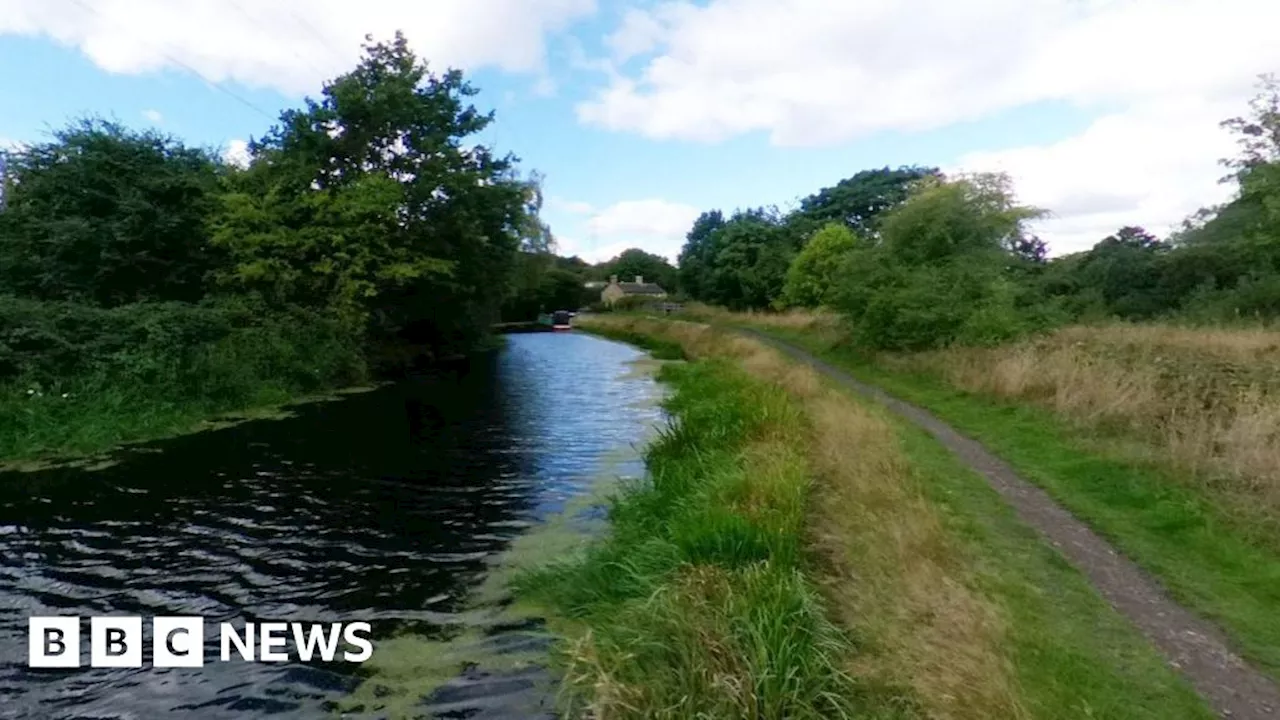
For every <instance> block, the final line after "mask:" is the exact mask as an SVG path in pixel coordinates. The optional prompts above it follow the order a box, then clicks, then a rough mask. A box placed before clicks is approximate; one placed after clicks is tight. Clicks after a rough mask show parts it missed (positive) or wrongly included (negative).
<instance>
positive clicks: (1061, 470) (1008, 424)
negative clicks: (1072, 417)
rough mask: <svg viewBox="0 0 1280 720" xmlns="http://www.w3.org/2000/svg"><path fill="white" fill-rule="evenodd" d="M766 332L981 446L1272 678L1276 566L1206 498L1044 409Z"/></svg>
mask: <svg viewBox="0 0 1280 720" xmlns="http://www.w3.org/2000/svg"><path fill="white" fill-rule="evenodd" d="M768 332H770V333H771V334H774V335H776V336H778V337H780V338H782V339H785V340H789V341H792V342H795V343H796V344H797V345H800V346H802V347H805V348H806V349H808V350H810V351H812V352H814V354H816V355H818V356H819V357H822V358H823V359H825V360H827V361H829V362H832V363H833V364H836V365H839V366H840V367H843V368H845V369H846V370H848V371H850V373H851V374H853V375H854V376H856V377H858V378H860V379H862V380H864V381H867V382H871V383H874V384H876V385H879V386H880V387H883V388H884V389H886V390H888V391H889V392H891V393H893V394H895V395H897V396H898V397H900V398H902V399H904V400H908V401H910V402H914V403H916V404H918V405H920V406H922V407H925V408H928V409H929V410H930V411H932V412H934V413H935V414H936V415H938V416H939V417H940V418H942V419H944V420H946V421H947V422H949V423H951V424H952V425H953V426H954V427H955V428H957V429H958V430H960V431H961V432H964V433H965V434H967V435H969V436H971V437H973V438H975V439H977V440H979V441H981V442H982V443H983V444H984V445H986V446H987V447H988V448H989V449H990V450H991V451H992V452H994V453H996V454H997V455H999V456H1001V457H1002V458H1004V459H1005V460H1006V461H1008V462H1009V463H1010V464H1011V465H1012V466H1013V467H1014V468H1016V469H1017V470H1018V472H1019V473H1020V474H1021V475H1022V476H1023V477H1025V478H1026V479H1028V480H1030V481H1032V482H1034V483H1036V484H1038V485H1040V486H1041V487H1043V488H1045V489H1046V490H1047V491H1048V492H1049V493H1050V494H1051V495H1052V496H1053V497H1054V498H1055V499H1057V500H1058V501H1059V502H1061V503H1062V504H1063V505H1064V506H1065V507H1066V508H1068V509H1069V510H1070V511H1071V512H1072V513H1074V514H1075V515H1076V516H1077V517H1079V518H1081V519H1083V520H1085V521H1086V522H1088V523H1089V524H1090V525H1091V526H1092V527H1093V528H1095V529H1096V530H1097V531H1099V532H1100V533H1101V534H1103V535H1104V536H1105V537H1107V538H1108V539H1109V540H1110V541H1111V542H1112V543H1113V544H1115V545H1116V546H1117V547H1118V548H1119V549H1120V550H1121V551H1122V552H1124V553H1125V554H1126V555H1127V556H1128V557H1130V558H1131V559H1133V560H1134V561H1135V562H1137V563H1138V564H1139V565H1141V566H1142V567H1144V568H1145V569H1146V570H1147V571H1149V572H1151V573H1152V574H1153V575H1155V576H1156V577H1157V578H1158V579H1159V580H1160V581H1161V582H1162V584H1163V585H1164V586H1165V587H1166V588H1167V589H1168V590H1169V591H1170V593H1171V594H1172V595H1173V596H1174V597H1175V598H1176V599H1177V600H1178V601H1179V602H1181V603H1182V604H1184V605H1185V606H1187V607H1189V608H1192V609H1193V610H1195V611H1197V612H1198V613H1200V614H1201V615H1203V616H1204V617H1207V618H1209V619H1211V620H1213V621H1215V622H1217V623H1218V624H1219V625H1220V626H1221V627H1222V628H1223V629H1224V631H1225V632H1226V633H1227V634H1228V635H1229V637H1230V638H1231V639H1232V641H1233V643H1234V644H1235V645H1236V647H1237V649H1238V650H1239V651H1240V652H1241V653H1242V654H1243V655H1244V656H1245V657H1246V658H1248V659H1249V660H1251V661H1253V662H1254V663H1256V664H1257V665H1258V666H1259V667H1260V668H1261V669H1263V670H1264V671H1266V672H1269V673H1270V674H1271V675H1272V676H1273V677H1276V678H1278V679H1280V558H1277V557H1276V555H1275V554H1274V553H1273V552H1270V551H1268V550H1267V549H1266V548H1264V547H1261V546H1259V545H1258V544H1255V543H1251V542H1250V541H1249V539H1248V535H1247V533H1246V532H1244V530H1243V529H1241V528H1236V527H1233V525H1232V522H1231V519H1230V516H1229V514H1228V513H1225V512H1223V511H1222V510H1221V509H1220V508H1219V507H1217V506H1215V504H1214V502H1213V500H1212V498H1211V497H1207V496H1206V495H1205V494H1202V493H1200V492H1197V491H1196V490H1194V489H1192V487H1191V486H1190V485H1189V484H1187V483H1185V482H1181V481H1180V479H1179V478H1176V477H1173V476H1172V475H1170V474H1169V473H1170V471H1168V470H1163V469H1161V468H1158V467H1149V466H1141V465H1138V464H1136V463H1135V462H1134V461H1133V460H1132V459H1130V458H1127V457H1124V456H1122V455H1121V454H1120V453H1119V452H1118V451H1111V450H1108V449H1107V448H1106V447H1105V446H1104V445H1101V444H1099V443H1098V442H1097V440H1096V438H1095V437H1093V436H1091V435H1090V434H1089V433H1088V432H1086V431H1084V430H1081V429H1079V428H1076V427H1073V426H1072V425H1071V424H1070V423H1069V422H1067V421H1066V420H1064V419H1062V418H1059V417H1057V416H1055V415H1053V414H1052V413H1051V412H1050V411H1048V410H1045V409H1041V408H1036V407H1032V406H1028V405H1021V404H1014V403H1009V402H1006V401H1001V400H997V399H994V398H988V397H980V396H975V395H972V394H969V393H965V392H962V391H959V390H957V389H955V388H953V387H950V386H948V385H946V384H945V383H944V382H943V381H941V380H939V379H937V378H932V377H925V376H919V375H905V374H901V373H894V372H890V371H887V370H885V369H884V368H882V367H877V366H875V365H872V364H871V363H869V362H868V361H867V360H866V358H864V357H862V356H860V355H859V354H857V353H855V352H853V351H851V350H849V349H847V348H843V347H834V348H833V347H829V346H826V345H824V344H823V343H822V342H820V341H816V340H815V339H813V338H810V337H806V336H805V335H804V334H803V333H802V332H795V331H790V332H788V331H779V330H769V331H768Z"/></svg>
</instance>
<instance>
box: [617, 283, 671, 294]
mask: <svg viewBox="0 0 1280 720" xmlns="http://www.w3.org/2000/svg"><path fill="white" fill-rule="evenodd" d="M618 287H620V288H622V292H623V293H624V294H626V295H666V294H667V291H666V290H663V289H662V286H661V285H658V284H657V283H633V282H624V283H618Z"/></svg>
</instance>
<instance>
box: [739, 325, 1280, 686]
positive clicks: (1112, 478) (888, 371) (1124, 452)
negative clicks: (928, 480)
mask: <svg viewBox="0 0 1280 720" xmlns="http://www.w3.org/2000/svg"><path fill="white" fill-rule="evenodd" d="M716 322H725V323H729V324H738V325H744V326H750V327H755V328H757V329H761V330H765V331H767V332H768V333H770V334H771V335H774V336H776V337H780V338H784V339H786V340H788V341H789V342H792V343H795V344H796V345H799V346H801V347H804V348H805V349H807V350H809V351H811V352H813V353H814V354H815V355H817V356H818V357H820V358H822V359H823V360H826V361H828V362H831V363H833V364H835V365H837V366H839V367H841V368H842V369H844V370H846V371H848V372H850V373H851V374H852V375H854V376H855V377H857V378H859V379H860V380H863V381H866V382H870V383H873V384H875V385H877V386H879V387H881V388H884V389H885V390H887V391H889V392H891V393H892V394H893V395H895V396H897V397H899V398H902V399H904V400H907V401H909V402H913V403H915V404H917V405H920V406H922V407H924V408H927V409H928V410H930V411H931V412H933V413H934V414H936V415H937V416H938V417H940V418H942V419H943V420H945V421H947V422H948V423H950V424H951V425H953V426H954V427H955V428H956V429H958V430H959V431H961V432H963V433H965V434H966V435H968V436H969V437H972V438H974V439H976V440H978V441H980V442H981V443H983V444H984V445H985V446H986V447H987V448H989V449H990V450H991V451H993V452H994V453H996V454H997V455H999V456H1000V457H1001V458H1002V459H1004V460H1005V461H1007V462H1008V463H1009V464H1010V465H1011V466H1012V467H1013V468H1014V469H1015V470H1016V471H1017V472H1018V473H1019V474H1020V475H1022V477H1024V478H1026V479H1028V480H1030V481H1032V482H1034V483H1035V484H1037V485H1039V486H1040V487H1042V488H1044V489H1045V490H1046V491H1047V492H1048V493H1049V494H1050V495H1051V496H1052V497H1053V498H1054V499H1055V500H1056V501H1057V502H1059V503H1061V504H1062V505H1063V506H1064V507H1065V508H1067V509H1068V510H1070V511H1071V512H1072V513H1073V514H1074V515H1075V516H1076V517H1078V518H1080V519H1082V520H1084V521H1085V522H1086V523H1088V524H1089V525H1090V526H1091V527H1092V528H1093V529H1094V530H1095V531H1096V532H1098V533H1100V534H1101V535H1103V536H1104V537H1106V538H1107V539H1108V540H1109V541H1110V542H1111V543H1112V544H1113V545H1115V546H1116V548H1117V549H1119V550H1120V551H1122V552H1123V553H1124V554H1125V555H1126V556H1127V557H1129V558H1130V559H1132V560H1133V561H1134V562H1136V563H1137V564H1138V565H1139V566H1141V567H1142V568H1143V569H1144V570H1146V571H1147V572H1149V573H1150V574H1151V575H1153V576H1154V577H1155V578H1156V579H1157V580H1158V581H1159V582H1160V583H1161V585H1162V586H1163V587H1164V588H1165V589H1166V590H1167V591H1168V592H1169V594H1170V595H1171V596H1172V597H1173V598H1174V599H1176V600H1177V601H1178V602H1179V603H1181V604H1182V605H1184V606H1185V607H1187V608H1189V609H1191V610H1193V611H1194V612H1195V613H1197V614H1198V615H1200V616H1201V617H1204V618H1207V619H1209V620H1211V621H1212V622H1214V623H1215V624H1216V625H1218V626H1219V627H1221V628H1222V630H1223V631H1224V632H1225V633H1226V635H1227V637H1228V639H1229V640H1230V642H1231V644H1232V646H1233V649H1234V650H1236V651H1237V652H1238V653H1240V654H1241V655H1242V656H1243V657H1244V658H1246V659H1247V660H1249V661H1250V662H1252V663H1253V664H1254V665H1255V666H1257V667H1258V668H1259V669H1261V670H1262V671H1264V672H1266V673H1267V674H1269V675H1270V676H1271V677H1272V678H1273V679H1275V680H1280V532H1278V526H1277V524H1276V523H1277V521H1276V517H1277V505H1276V504H1275V502H1276V501H1275V498H1276V479H1275V478H1274V474H1275V466H1274V465H1273V464H1270V463H1268V462H1267V461H1266V458H1267V457H1271V456H1274V453H1275V448H1276V447H1277V444H1278V443H1280V438H1278V437H1277V433H1280V429H1277V427H1278V426H1277V424H1276V423H1275V422H1273V421H1271V420H1269V419H1268V418H1272V417H1273V416H1274V414H1275V413H1276V412H1277V410H1276V408H1277V405H1276V402H1277V401H1276V398H1277V394H1276V387H1277V385H1278V384H1280V383H1278V382H1277V378H1280V355H1278V354H1277V353H1278V352H1280V351H1278V350H1277V348H1280V334H1278V333H1275V332H1265V331H1257V330H1240V331H1233V330H1208V329H1205V330H1190V329H1185V328H1174V327H1162V326H1135V325H1120V326H1108V327H1100V328H1086V327H1075V328H1066V329H1064V330H1061V331H1059V332H1057V333H1055V334H1053V335H1050V336H1047V337H1044V338H1038V339H1034V340H1030V341H1026V342H1023V343H1018V344H1010V345H1005V346H1001V347H996V348H987V349H974V348H954V349H950V350H945V351H939V352H934V353H927V354H914V355H878V356H871V355H868V354H865V353H862V352H859V351H858V350H857V349H856V348H854V347H853V346H852V345H851V344H850V343H849V342H848V338H847V335H846V334H845V333H844V331H843V330H842V329H841V327H840V324H839V323H838V322H836V321H835V320H834V319H833V318H831V317H829V316H814V315H803V314H792V315H789V316H776V317H772V318H770V317H767V316H746V315H738V316H733V315H729V314H717V315H716Z"/></svg>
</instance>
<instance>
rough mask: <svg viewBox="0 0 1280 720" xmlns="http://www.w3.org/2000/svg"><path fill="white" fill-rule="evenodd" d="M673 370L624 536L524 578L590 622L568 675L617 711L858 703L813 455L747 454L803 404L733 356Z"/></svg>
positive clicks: (790, 421)
mask: <svg viewBox="0 0 1280 720" xmlns="http://www.w3.org/2000/svg"><path fill="white" fill-rule="evenodd" d="M662 377H663V379H665V380H668V381H670V382H671V383H672V384H673V385H674V386H675V395H674V396H673V397H672V398H671V400H670V401H669V402H668V408H669V410H670V411H671V412H672V413H673V414H674V415H676V416H677V417H678V418H679V422H678V423H677V424H674V425H672V427H671V428H670V429H668V430H667V431H666V432H665V433H664V435H663V436H662V438H661V439H660V440H659V441H658V442H657V443H656V444H654V445H653V446H652V447H651V448H650V450H649V452H648V456H647V458H646V460H647V465H648V467H649V471H650V475H651V477H652V482H651V483H645V484H642V485H640V484H638V485H635V486H632V487H630V488H629V489H628V490H627V491H626V492H625V493H623V494H622V495H621V497H619V498H618V499H617V500H616V501H615V502H614V504H613V505H612V507H611V510H610V520H611V523H610V525H611V532H610V534H609V535H608V536H607V537H606V538H605V539H603V540H602V541H601V542H600V543H599V544H598V545H596V546H594V547H593V548H591V549H590V550H589V551H588V552H587V553H586V554H585V555H584V556H580V557H573V558H567V559H564V560H562V561H560V562H558V563H555V564H553V565H551V566H549V567H547V568H544V569H542V570H540V571H538V572H536V573H534V574H532V575H531V576H528V577H525V578H523V580H522V582H520V583H519V589H520V590H521V591H522V593H523V594H524V595H525V596H526V597H529V598H531V599H534V600H537V601H540V602H542V603H545V604H547V605H549V606H550V607H551V609H553V610H554V611H555V612H556V613H558V614H559V615H560V616H561V617H562V618H567V619H569V620H570V621H571V622H573V623H574V625H573V627H582V628H584V629H589V630H590V635H589V636H586V639H587V640H588V641H589V646H588V645H582V644H575V649H577V650H578V651H579V652H578V654H576V655H575V654H572V651H570V653H571V654H570V656H569V657H568V658H567V659H568V660H569V661H570V662H576V663H581V664H580V665H578V667H577V668H575V672H571V673H569V674H568V676H567V677H568V680H567V682H566V689H567V690H569V691H570V692H571V693H573V694H574V699H575V700H581V701H582V702H583V703H584V704H585V703H590V702H594V703H595V706H596V707H597V708H598V709H599V710H600V712H599V713H598V714H600V715H602V716H608V717H637V718H639V717H655V716H660V717H689V718H693V717H753V718H778V719H781V718H824V719H825V718H839V717H849V716H851V715H852V713H853V709H854V708H853V707H852V705H853V703H855V702H856V701H857V699H858V697H859V694H860V693H859V688H857V687H855V686H854V683H853V681H852V680H851V679H850V678H849V677H848V676H847V675H846V674H844V673H843V672H842V671H841V670H840V667H839V661H840V656H841V654H842V653H843V652H845V645H844V642H843V640H842V638H841V637H840V636H839V634H838V633H837V631H836V630H835V629H834V628H833V627H832V626H831V625H830V624H829V623H828V621H827V620H825V619H824V617H823V612H822V608H821V606H820V602H819V599H818V596H817V593H816V592H815V590H814V589H813V588H811V587H810V586H809V585H808V583H806V582H805V579H804V577H803V574H802V572H801V567H800V562H801V557H800V552H799V548H800V547H801V545H802V534H803V530H804V507H805V503H804V496H805V494H806V490H807V478H808V468H807V466H806V463H805V461H804V458H803V456H802V455H800V454H798V453H796V454H794V455H789V456H786V457H784V458H779V460H778V463H776V464H777V465H778V467H776V468H770V469H769V470H768V471H767V472H768V473H769V474H768V476H767V477H765V476H762V473H761V472H760V471H759V469H758V468H753V467H751V466H750V464H749V460H748V457H747V456H746V454H745V453H744V450H745V448H746V447H747V445H748V443H749V442H750V441H751V440H752V439H753V438H756V437H759V436H761V435H764V434H766V428H768V429H769V431H770V432H774V433H777V432H782V433H792V434H795V433H802V432H804V425H803V421H802V418H801V416H800V414H799V411H798V410H797V409H796V408H795V407H794V406H793V405H792V404H791V403H790V402H789V401H788V399H787V397H786V395H785V393H784V392H783V391H782V390H781V389H779V388H776V387H773V386H767V385H764V384H762V383H759V382H756V381H753V380H751V379H750V378H748V377H747V376H746V374H745V373H744V372H742V371H741V370H739V369H737V368H735V367H733V366H731V365H729V364H726V363H718V362H717V363H695V364H690V365H675V366H667V367H665V368H664V369H663V376H662ZM797 437H798V435H797ZM579 670H580V671H581V672H578V671H579ZM571 714H572V713H571Z"/></svg>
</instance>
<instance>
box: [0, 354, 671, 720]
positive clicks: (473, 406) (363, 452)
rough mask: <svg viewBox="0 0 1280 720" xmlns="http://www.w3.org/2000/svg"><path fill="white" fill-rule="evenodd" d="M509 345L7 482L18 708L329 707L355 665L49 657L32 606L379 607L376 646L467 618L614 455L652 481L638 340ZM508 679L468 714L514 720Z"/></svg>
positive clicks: (209, 617) (115, 711) (256, 610)
mask: <svg viewBox="0 0 1280 720" xmlns="http://www.w3.org/2000/svg"><path fill="white" fill-rule="evenodd" d="M508 340H509V342H508V344H507V347H506V348H505V349H503V350H502V351H501V352H499V353H495V354H493V355H491V356H488V357H485V358H483V359H478V360H475V361H473V362H472V364H471V367H470V368H469V370H467V371H464V372H459V373H458V374H457V375H456V376H451V377H441V378H434V379H417V380H413V381H409V382H405V383H401V384H399V385H396V386H393V387H387V388H383V389H381V390H377V391H374V392H371V393H366V394H362V395H354V396H350V397H348V398H345V399H343V400H341V401H339V402H334V403H321V404H317V405H311V406H305V407H303V408H301V409H300V411H299V413H298V415H299V416H298V417H296V418H292V419H288V420H282V421H262V422H253V423H248V424H244V425H240V426H236V427H233V428H229V429H226V430H220V431H217V432H210V433H204V434H199V435H192V436H188V437H183V438H176V439H173V440H169V441H165V442H163V443H158V444H156V445H155V447H157V448H161V449H162V450H163V452H161V453H153V454H130V455H129V456H128V458H127V460H126V461H125V462H123V463H121V464H119V465H116V466H114V467H111V468H108V469H105V470H100V471H96V472H86V471H80V470H71V469H63V470H51V471H45V472H41V473H36V474H8V475H0V717H3V718H26V717H31V718H120V719H124V718H130V719H132V718H137V719H139V720H150V718H159V717H171V716H176V715H182V716H185V717H189V718H252V717H259V716H272V717H280V718H294V717H297V718H312V717H322V716H326V715H328V714H330V713H331V712H332V708H333V704H332V703H333V701H334V700H336V699H339V698H341V697H343V696H344V695H345V694H346V693H348V692H349V691H350V690H351V689H352V688H353V687H354V686H355V685H356V684H357V683H358V681H359V678H358V677H356V676H355V672H354V668H355V667H357V666H354V665H343V664H340V663H333V664H324V663H308V664H302V663H293V662H291V663H287V664H261V663H258V664H252V663H246V662H241V661H238V660H237V661H233V662H227V663H223V662H219V661H218V660H217V657H216V655H217V652H218V648H217V643H216V636H215V637H214V638H213V642H212V643H211V644H210V645H209V646H207V647H206V651H205V652H206V664H205V666H204V667H203V668H191V669H185V668H168V669H155V668H150V667H144V668H142V669H91V668H87V667H82V668H80V669H66V670H38V671H37V670H31V669H28V668H27V666H26V665H27V658H26V650H27V639H26V635H27V618H28V617H29V616H31V615H80V616H82V617H85V616H91V615H111V614H115V615H142V616H144V617H148V618H149V617H150V616H155V615H203V616H205V617H206V623H207V626H208V625H209V624H212V623H217V622H232V623H235V624H236V625H237V627H243V623H244V622H255V623H256V622H263V621H296V622H352V621H356V620H367V621H369V622H371V623H372V625H373V632H374V637H375V656H376V655H377V640H378V639H379V638H385V637H388V636H390V635H391V634H393V633H394V632H396V631H400V630H408V631H412V632H415V633H418V634H422V635H426V636H443V635H442V634H443V633H444V631H445V629H447V628H450V627H455V626H457V625H458V624H459V623H465V622H466V618H467V615H466V614H465V611H466V610H467V607H465V603H466V597H467V594H468V592H469V591H471V590H472V589H474V588H475V587H476V586H477V584H478V583H479V582H480V581H481V580H483V578H484V575H485V572H486V563H488V562H491V561H492V559H493V557H494V556H495V555H497V554H499V553H501V552H502V551H503V550H504V549H505V548H506V547H507V546H508V545H509V543H510V541H511V540H512V539H513V538H515V537H516V536H518V535H520V534H521V533H523V532H526V531H527V530H528V528H529V527H531V526H532V525H536V524H537V523H538V522H539V521H540V520H542V519H543V518H545V517H547V516H548V515H549V514H550V513H554V512H556V511H558V510H559V509H561V508H562V507H563V506H564V504H565V502H566V501H568V500H570V499H571V498H573V497H575V496H578V495H581V494H583V493H584V492H585V491H586V490H587V489H588V488H589V486H590V485H591V483H592V482H593V480H595V479H597V477H598V475H599V473H600V470H601V463H602V462H603V461H604V459H605V458H606V457H607V456H610V455H611V454H612V455H615V456H616V455H617V453H618V452H619V450H623V451H624V452H623V455H622V457H623V459H624V460H625V462H624V463H623V464H622V465H621V466H620V468H621V472H623V473H629V474H639V473H641V472H642V471H643V465H642V463H640V461H639V458H638V453H637V452H636V451H635V449H634V447H633V446H634V444H635V443H636V441H637V440H639V439H641V438H643V437H644V436H645V435H646V434H647V432H648V431H649V430H650V429H651V428H652V427H653V426H655V425H656V424H657V423H658V422H660V420H661V412H660V410H658V409H657V407H656V405H655V400H656V399H657V397H658V393H659V391H658V389H657V387H656V385H655V383H654V381H653V379H652V378H651V377H648V376H647V375H645V374H642V373H634V372H630V371H631V369H632V366H631V364H630V363H631V361H633V360H636V359H639V358H640V357H641V355H640V353H638V352H637V351H635V350H634V349H632V348H630V347H627V346H624V345H620V344H616V343H611V342H606V341H603V340H599V339H596V338H592V337H588V336H584V335H580V334H575V333H571V334H552V333H539V334H528V335H512V336H508ZM628 448H631V450H630V451H626V450H627V449H628ZM613 471H614V472H617V471H618V469H617V468H615V469H614V470H613ZM144 625H149V621H144ZM87 641H88V633H87V626H86V627H85V628H84V629H82V646H86V645H87ZM145 652H146V654H147V656H148V658H149V654H150V652H149V648H147V649H146V651H145ZM210 655H213V658H214V659H213V662H209V658H210ZM82 656H83V658H84V659H85V661H87V658H88V649H87V647H82ZM517 684H519V683H517ZM526 684H527V683H526ZM500 685H501V683H498V684H493V685H491V686H490V687H489V688H488V689H486V690H483V691H482V692H480V693H479V694H481V695H488V696H489V697H488V698H487V699H475V700H465V701H463V702H458V700H459V698H453V699H451V700H450V701H449V702H450V704H451V705H452V706H453V707H454V709H455V711H456V714H451V716H456V717H478V716H479V715H477V713H481V714H484V715H485V716H501V715H503V708H504V703H503V702H502V697H501V696H502V695H503V694H504V689H503V688H502V687H500ZM516 689H518V688H509V690H511V691H513V692H514V690H516ZM460 692H461V693H462V695H463V696H465V695H467V693H466V692H465V691H460ZM471 694H472V695H474V694H476V693H475V692H472V693H471ZM440 702H441V703H444V702H445V701H444V700H441V701H440Z"/></svg>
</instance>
